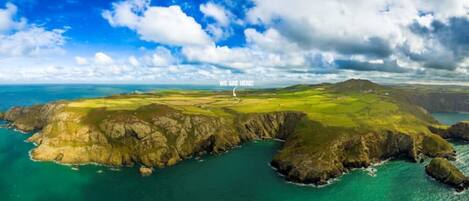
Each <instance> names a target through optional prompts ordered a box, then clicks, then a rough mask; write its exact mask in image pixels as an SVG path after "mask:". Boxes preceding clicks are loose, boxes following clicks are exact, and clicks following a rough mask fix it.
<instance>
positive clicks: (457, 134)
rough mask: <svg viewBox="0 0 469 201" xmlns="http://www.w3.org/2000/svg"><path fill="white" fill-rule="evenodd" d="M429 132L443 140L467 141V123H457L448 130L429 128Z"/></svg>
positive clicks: (468, 136) (468, 133) (468, 127)
mask: <svg viewBox="0 0 469 201" xmlns="http://www.w3.org/2000/svg"><path fill="white" fill-rule="evenodd" d="M430 130H431V131H432V132H433V133H436V134H438V135H440V136H441V137H443V138H445V139H457V140H465V141H469V121H462V122H458V123H456V124H454V125H452V126H450V127H448V128H442V127H430Z"/></svg>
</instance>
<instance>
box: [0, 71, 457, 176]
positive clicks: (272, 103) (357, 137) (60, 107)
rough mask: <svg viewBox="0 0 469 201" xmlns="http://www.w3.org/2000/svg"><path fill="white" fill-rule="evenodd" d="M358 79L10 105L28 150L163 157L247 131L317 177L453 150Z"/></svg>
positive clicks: (62, 157)
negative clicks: (278, 142)
mask: <svg viewBox="0 0 469 201" xmlns="http://www.w3.org/2000/svg"><path fill="white" fill-rule="evenodd" d="M400 93H401V91H399V90H395V89H393V88H389V87H385V86H380V85H377V84H375V83H372V82H369V81H366V80H349V81H345V82H342V83H337V84H321V85H296V86H292V87H287V88H282V89H264V90H246V91H240V92H238V97H240V98H239V99H238V98H233V97H232V96H231V92H210V91H162V92H154V93H153V92H152V93H139V94H123V95H115V96H110V97H105V98H93V99H81V100H74V101H66V102H56V103H50V104H46V105H36V106H31V107H16V108H12V109H10V110H9V111H7V112H6V114H5V119H6V120H8V121H10V122H11V124H12V125H13V126H15V127H17V128H18V129H21V130H25V131H32V130H39V132H37V133H36V134H34V135H33V136H32V137H30V139H29V140H30V141H32V142H34V143H35V144H36V145H37V147H36V148H35V149H33V150H32V152H31V156H32V157H33V158H34V159H37V160H46V161H57V162H60V163H71V164H81V163H89V162H96V163H101V164H106V165H116V166H121V165H133V164H135V163H139V164H142V165H144V166H146V167H164V166H170V165H173V164H175V163H177V162H178V161H180V160H182V159H184V158H188V157H192V156H194V155H200V154H204V153H207V152H211V153H219V152H223V151H226V150H227V149H229V148H231V147H233V146H236V145H239V144H240V143H242V142H244V141H249V140H253V139H272V138H278V139H282V140H285V141H286V142H285V143H284V145H283V147H282V149H281V150H280V151H279V153H278V154H277V155H276V156H275V157H274V159H273V161H272V165H273V166H274V167H276V168H277V169H278V171H280V172H281V173H283V174H285V175H286V178H287V179H289V180H293V181H297V182H303V183H315V184H323V183H326V182H327V180H328V179H329V178H333V177H337V176H340V175H341V174H342V173H343V172H346V171H348V170H349V169H351V168H355V167H366V166H368V165H370V164H372V163H375V162H379V161H381V160H384V159H388V158H390V157H400V156H403V157H407V158H409V159H412V160H416V161H417V160H419V159H420V158H421V157H422V156H429V157H436V156H440V157H446V158H451V157H453V156H454V150H453V148H452V147H451V145H450V144H449V143H448V142H447V141H445V140H444V139H443V138H441V137H440V136H439V135H436V134H434V133H432V132H431V130H430V129H429V128H431V127H436V126H438V122H437V121H435V120H434V119H433V118H432V117H431V116H430V115H428V113H427V112H426V110H424V109H423V108H421V107H418V106H416V105H414V104H412V103H411V102H409V101H406V100H403V99H402V98H397V96H398V94H400Z"/></svg>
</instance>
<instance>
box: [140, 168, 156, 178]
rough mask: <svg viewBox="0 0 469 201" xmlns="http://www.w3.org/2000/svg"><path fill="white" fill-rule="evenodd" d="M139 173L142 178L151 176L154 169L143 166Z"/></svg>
mask: <svg viewBox="0 0 469 201" xmlns="http://www.w3.org/2000/svg"><path fill="white" fill-rule="evenodd" d="M138 171H139V172H140V174H141V175H142V176H150V175H151V174H153V168H152V167H145V166H142V167H140V168H139V169H138Z"/></svg>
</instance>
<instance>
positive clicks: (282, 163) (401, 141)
mask: <svg viewBox="0 0 469 201" xmlns="http://www.w3.org/2000/svg"><path fill="white" fill-rule="evenodd" d="M303 143H304V142H303V141H302V139H300V138H293V139H289V140H287V142H286V143H285V145H284V147H283V149H282V150H281V151H280V153H279V154H278V155H277V156H276V157H275V158H274V160H273V161H272V163H271V164H272V165H273V166H274V167H276V168H277V170H278V171H279V172H281V173H282V174H284V175H285V176H286V178H287V179H288V180H291V181H294V182H299V183H313V184H326V183H327V181H328V180H329V179H330V178H334V177H338V176H340V175H342V174H343V173H344V172H347V171H349V170H350V169H352V168H360V167H367V166H370V165H371V164H373V163H377V162H380V161H382V160H386V159H389V158H391V157H405V158H409V159H412V160H414V161H419V160H420V159H421V158H420V157H421V156H423V155H427V156H431V157H435V156H441V157H447V158H453V157H454V151H453V149H452V147H451V146H450V145H449V144H448V143H447V142H446V141H445V140H443V139H441V138H440V137H438V136H436V135H422V136H412V135H407V134H405V133H396V132H392V131H387V132H384V133H367V134H364V135H360V136H354V137H351V138H342V139H340V140H337V141H334V142H331V143H329V144H327V145H326V146H328V147H330V148H329V149H328V150H327V151H324V152H315V151H313V152H308V151H305V150H301V148H300V149H299V147H301V144H303Z"/></svg>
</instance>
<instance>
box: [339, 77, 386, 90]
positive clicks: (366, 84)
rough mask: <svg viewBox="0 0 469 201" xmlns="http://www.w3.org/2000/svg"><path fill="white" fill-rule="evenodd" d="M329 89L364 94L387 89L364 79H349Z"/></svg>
mask: <svg viewBox="0 0 469 201" xmlns="http://www.w3.org/2000/svg"><path fill="white" fill-rule="evenodd" d="M330 89H332V90H333V91H337V92H366V91H374V90H382V89H387V88H386V87H384V86H382V85H379V84H376V83H374V82H371V81H370V80H364V79H350V80H346V81H343V82H338V83H336V84H333V85H331V87H330Z"/></svg>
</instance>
